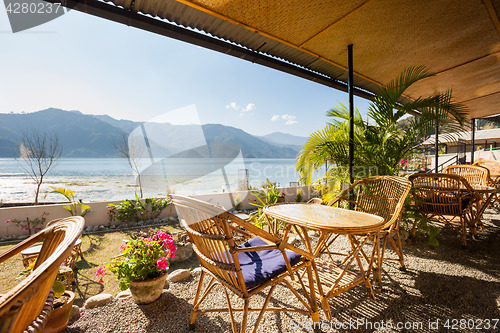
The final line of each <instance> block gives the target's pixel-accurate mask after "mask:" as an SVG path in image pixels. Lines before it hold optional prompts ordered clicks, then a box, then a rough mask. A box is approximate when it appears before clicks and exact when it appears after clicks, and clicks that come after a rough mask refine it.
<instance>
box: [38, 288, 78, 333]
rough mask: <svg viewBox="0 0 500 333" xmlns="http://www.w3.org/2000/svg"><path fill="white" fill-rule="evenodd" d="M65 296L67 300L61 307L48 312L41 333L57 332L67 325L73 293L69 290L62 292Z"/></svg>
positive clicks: (73, 298) (73, 297)
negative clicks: (67, 297)
mask: <svg viewBox="0 0 500 333" xmlns="http://www.w3.org/2000/svg"><path fill="white" fill-rule="evenodd" d="M64 295H65V296H69V300H68V301H67V302H66V304H64V305H63V306H61V307H58V308H57V309H54V310H52V311H51V312H50V314H49V318H48V319H47V323H46V324H45V326H44V327H43V329H42V331H41V332H43V333H57V332H61V331H62V330H63V329H65V328H66V326H68V321H69V317H70V315H71V308H72V307H73V301H74V300H75V293H74V292H72V291H69V290H66V291H65V292H64Z"/></svg>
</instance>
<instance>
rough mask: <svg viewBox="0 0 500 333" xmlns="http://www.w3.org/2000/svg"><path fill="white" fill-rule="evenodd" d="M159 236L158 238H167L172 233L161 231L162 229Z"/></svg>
mask: <svg viewBox="0 0 500 333" xmlns="http://www.w3.org/2000/svg"><path fill="white" fill-rule="evenodd" d="M157 236H158V238H159V239H167V238H168V237H169V236H170V235H169V234H167V233H166V232H161V231H160V232H159V233H158V234H157Z"/></svg>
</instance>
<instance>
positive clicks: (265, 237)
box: [225, 212, 314, 260]
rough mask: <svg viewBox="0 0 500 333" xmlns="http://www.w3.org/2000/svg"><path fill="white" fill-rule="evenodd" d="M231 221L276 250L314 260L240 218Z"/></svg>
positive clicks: (304, 252)
mask: <svg viewBox="0 0 500 333" xmlns="http://www.w3.org/2000/svg"><path fill="white" fill-rule="evenodd" d="M225 214H229V213H227V212H226V213H225ZM231 221H232V222H234V223H236V224H238V225H240V226H242V227H243V228H245V229H246V230H248V231H249V232H251V233H252V234H254V235H255V236H258V237H260V238H261V239H262V240H264V241H265V242H271V243H274V244H276V245H275V246H276V248H277V249H279V250H281V251H283V250H285V249H287V250H290V251H293V252H295V253H298V254H300V255H301V256H303V257H305V258H307V259H309V260H312V259H314V256H313V255H312V254H310V253H308V252H306V251H303V250H301V249H299V248H297V247H295V246H293V245H291V244H289V243H287V242H285V241H284V240H282V239H281V238H279V237H276V236H274V235H272V234H270V233H268V232H265V231H264V230H262V229H260V228H257V227H256V226H255V225H253V224H252V223H250V222H247V221H245V220H242V219H241V218H239V217H237V216H234V215H233V216H231Z"/></svg>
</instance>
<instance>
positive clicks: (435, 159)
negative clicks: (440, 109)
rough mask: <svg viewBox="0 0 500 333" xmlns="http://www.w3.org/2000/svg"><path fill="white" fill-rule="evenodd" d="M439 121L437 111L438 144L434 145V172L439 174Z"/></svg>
mask: <svg viewBox="0 0 500 333" xmlns="http://www.w3.org/2000/svg"><path fill="white" fill-rule="evenodd" d="M438 155H439V119H438V116H437V110H436V143H435V144H434V168H435V170H434V172H436V173H437V172H439V171H438V167H439V159H438Z"/></svg>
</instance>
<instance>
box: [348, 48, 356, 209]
mask: <svg viewBox="0 0 500 333" xmlns="http://www.w3.org/2000/svg"><path fill="white" fill-rule="evenodd" d="M352 58H353V57H352V44H350V45H347V64H348V65H347V66H348V69H347V71H348V76H347V94H348V95H349V183H350V184H352V183H354V90H353V88H354V83H353V59H352ZM349 199H350V200H351V202H350V203H349V209H353V208H354V205H353V203H352V200H353V199H354V193H349Z"/></svg>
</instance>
